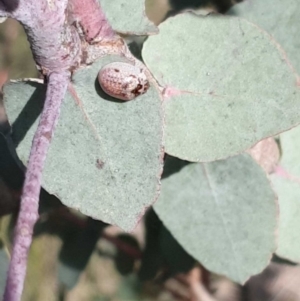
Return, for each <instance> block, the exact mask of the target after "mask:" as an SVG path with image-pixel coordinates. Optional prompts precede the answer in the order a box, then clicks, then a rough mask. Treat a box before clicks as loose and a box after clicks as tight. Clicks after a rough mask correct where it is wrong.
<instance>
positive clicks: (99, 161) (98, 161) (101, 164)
mask: <svg viewBox="0 0 300 301" xmlns="http://www.w3.org/2000/svg"><path fill="white" fill-rule="evenodd" d="M103 166H104V162H103V161H102V160H100V159H97V160H96V167H97V168H98V169H102V168H103Z"/></svg>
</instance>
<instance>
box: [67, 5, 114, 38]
mask: <svg viewBox="0 0 300 301" xmlns="http://www.w3.org/2000/svg"><path fill="white" fill-rule="evenodd" d="M68 9H69V12H70V13H71V15H72V17H73V18H74V19H75V21H76V22H79V23H80V25H81V26H82V28H83V31H84V35H85V39H86V41H88V42H89V43H93V42H94V41H95V42H99V41H102V40H113V39H114V38H115V37H116V33H115V32H114V30H113V29H112V27H111V26H110V24H109V22H108V21H107V19H106V16H105V14H104V12H103V10H102V8H101V6H100V2H99V0H98V1H97V0H85V1H82V0H69V4H68Z"/></svg>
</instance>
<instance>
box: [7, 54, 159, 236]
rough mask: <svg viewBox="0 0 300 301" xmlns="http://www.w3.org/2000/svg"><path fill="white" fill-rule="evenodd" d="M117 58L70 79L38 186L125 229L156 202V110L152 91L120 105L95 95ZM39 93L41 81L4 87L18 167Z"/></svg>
mask: <svg viewBox="0 0 300 301" xmlns="http://www.w3.org/2000/svg"><path fill="white" fill-rule="evenodd" d="M118 59H119V60H120V58H117V57H105V58H103V59H101V60H99V61H98V62H96V63H94V64H93V65H92V66H90V67H88V68H84V69H81V70H79V71H78V72H77V73H75V74H74V76H73V85H74V86H75V92H74V93H76V95H75V94H72V91H71V92H69V93H68V94H67V96H66V98H65V101H64V104H63V106H62V108H61V117H60V121H59V123H58V125H57V129H56V134H55V136H54V139H53V141H52V143H51V147H50V150H49V153H48V156H47V161H46V165H45V170H44V173H43V179H44V181H43V186H44V188H45V189H46V190H47V191H48V192H49V193H51V194H55V195H57V196H59V198H60V200H61V201H62V202H63V203H64V204H65V205H67V206H70V207H73V208H77V209H79V210H80V211H81V212H82V213H84V214H87V215H89V216H91V217H93V218H95V219H100V220H102V221H104V222H107V223H110V224H116V225H118V226H120V227H122V228H123V229H125V230H128V231H129V230H132V229H133V228H134V226H135V225H136V222H137V220H138V219H139V217H140V215H141V213H142V212H143V211H144V210H145V208H146V207H149V206H150V205H151V204H152V203H153V202H154V201H155V200H156V198H157V197H158V188H159V175H160V173H161V168H162V166H161V165H162V159H161V157H162V112H161V100H160V96H159V94H158V91H157V90H156V89H155V88H154V87H151V88H150V89H149V90H148V92H147V94H145V95H142V96H140V97H138V98H137V99H136V100H133V101H130V102H126V103H124V102H116V101H108V100H107V99H105V98H103V97H102V95H101V94H99V93H100V91H99V90H100V88H99V87H98V83H96V78H97V73H98V72H99V70H100V68H101V66H103V65H105V64H107V63H109V62H111V61H115V60H118ZM43 93H45V89H44V86H43V85H42V84H39V83H34V82H30V81H29V82H15V83H11V84H9V85H7V86H6V87H5V89H4V94H5V97H4V102H5V107H6V111H7V114H8V119H9V122H10V124H12V127H13V138H17V140H18V141H15V143H16V144H18V146H17V152H18V154H19V157H20V159H21V160H22V161H23V163H26V161H27V158H28V156H29V152H30V147H31V141H32V138H33V135H34V132H35V129H36V127H37V123H38V120H37V116H38V113H39V112H40V111H41V107H42V102H41V99H43ZM27 130H28V131H27ZM26 131H27V132H26Z"/></svg>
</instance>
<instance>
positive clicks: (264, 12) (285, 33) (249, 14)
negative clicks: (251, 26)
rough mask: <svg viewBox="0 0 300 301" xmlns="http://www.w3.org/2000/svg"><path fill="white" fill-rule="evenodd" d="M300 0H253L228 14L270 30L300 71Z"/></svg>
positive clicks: (299, 71) (237, 6)
mask: <svg viewBox="0 0 300 301" xmlns="http://www.w3.org/2000/svg"><path fill="white" fill-rule="evenodd" d="M299 14H300V5H299V0H285V1H282V0H264V1H261V0H253V1H243V2H242V3H239V4H236V5H234V6H233V7H232V8H231V9H230V10H229V11H228V15H235V16H240V17H243V18H246V19H247V20H249V21H251V22H253V23H255V24H257V25H258V26H260V27H261V28H263V29H264V30H266V31H267V32H269V33H270V34H271V35H272V36H273V37H274V38H275V39H276V40H277V41H278V42H279V43H280V45H281V46H282V47H283V48H284V50H285V51H286V53H287V55H288V57H289V59H290V60H291V62H292V64H293V66H294V67H295V68H296V70H297V72H298V73H300V55H299V49H300V35H299V32H300V22H299Z"/></svg>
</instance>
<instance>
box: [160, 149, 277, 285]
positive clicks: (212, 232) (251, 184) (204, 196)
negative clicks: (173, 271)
mask: <svg viewBox="0 0 300 301" xmlns="http://www.w3.org/2000/svg"><path fill="white" fill-rule="evenodd" d="M154 209H155V211H156V213H157V214H158V216H159V217H160V219H161V220H162V222H163V223H164V225H165V226H166V227H167V228H168V229H169V231H170V232H171V233H172V235H173V236H174V237H175V238H176V239H177V240H178V242H179V243H180V244H181V245H182V247H183V248H184V249H185V250H186V251H187V252H188V253H189V254H190V255H192V256H193V257H194V258H195V259H197V260H198V261H199V262H200V263H201V264H203V265H204V266H205V267H206V268H207V269H209V270H211V271H213V272H215V273H219V274H223V275H226V276H227V277H229V278H231V279H232V280H234V281H236V282H239V283H244V282H245V281H246V280H247V279H248V278H249V277H250V276H252V275H254V274H257V273H259V272H261V271H262V270H263V269H264V268H265V267H266V266H267V264H268V263H269V261H270V258H271V255H272V253H273V252H274V251H275V249H276V244H275V232H276V219H277V207H276V197H275V194H274V192H273V191H272V189H271V186H270V183H269V181H268V179H267V178H266V175H265V173H264V172H263V170H262V169H261V168H260V167H259V166H258V165H257V164H256V163H255V162H254V161H253V160H252V158H251V157H250V156H249V155H246V154H244V155H239V156H235V157H232V158H229V159H227V160H222V161H216V162H212V163H202V164H199V163H198V164H195V163H193V164H189V165H187V166H185V167H183V168H182V169H181V170H180V172H178V173H175V174H173V175H170V176H168V177H167V178H165V179H163V181H162V189H161V195H160V198H159V200H158V201H157V203H156V204H155V205H154Z"/></svg>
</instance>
